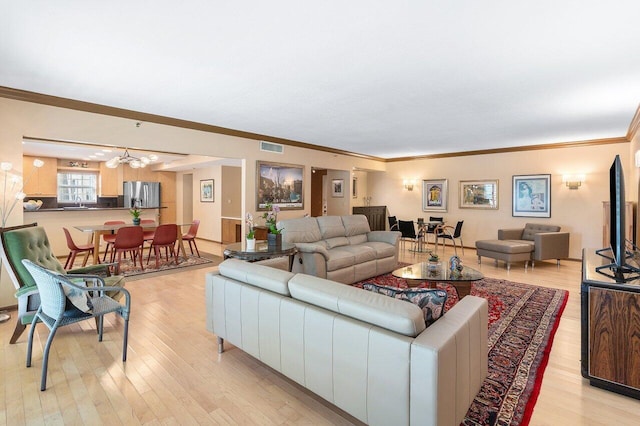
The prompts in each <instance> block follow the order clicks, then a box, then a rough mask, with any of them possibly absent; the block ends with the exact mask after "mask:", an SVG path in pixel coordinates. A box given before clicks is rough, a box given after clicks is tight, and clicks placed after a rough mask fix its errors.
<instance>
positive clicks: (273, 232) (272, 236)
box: [262, 203, 282, 247]
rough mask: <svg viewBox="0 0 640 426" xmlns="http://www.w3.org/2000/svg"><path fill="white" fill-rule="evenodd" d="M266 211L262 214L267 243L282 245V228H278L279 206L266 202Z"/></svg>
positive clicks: (274, 245) (272, 245)
mask: <svg viewBox="0 0 640 426" xmlns="http://www.w3.org/2000/svg"><path fill="white" fill-rule="evenodd" d="M266 207H267V211H266V212H264V213H263V214H262V218H263V219H264V223H265V225H266V226H267V232H268V233H267V244H268V245H269V246H271V247H279V246H282V229H278V227H277V223H278V213H280V207H279V206H277V205H275V206H274V205H273V204H271V203H267V205H266Z"/></svg>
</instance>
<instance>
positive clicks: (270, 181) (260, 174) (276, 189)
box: [256, 161, 304, 211]
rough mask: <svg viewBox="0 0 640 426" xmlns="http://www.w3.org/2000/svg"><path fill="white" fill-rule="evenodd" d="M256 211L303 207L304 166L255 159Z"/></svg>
mask: <svg viewBox="0 0 640 426" xmlns="http://www.w3.org/2000/svg"><path fill="white" fill-rule="evenodd" d="M256 189H257V190H256V211H265V210H267V204H269V203H270V204H271V205H273V206H278V207H280V210H302V209H303V208H304V166H298V165H295V164H283V163H269V162H266V161H256Z"/></svg>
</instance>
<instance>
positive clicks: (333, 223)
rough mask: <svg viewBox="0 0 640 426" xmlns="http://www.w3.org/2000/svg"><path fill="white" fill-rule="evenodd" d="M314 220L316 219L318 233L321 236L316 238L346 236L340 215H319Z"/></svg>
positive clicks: (326, 238)
mask: <svg viewBox="0 0 640 426" xmlns="http://www.w3.org/2000/svg"><path fill="white" fill-rule="evenodd" d="M314 220H317V221H318V227H319V228H320V235H321V236H322V237H321V238H318V239H323V240H328V239H329V238H335V237H344V236H346V233H345V229H344V225H343V224H342V219H341V218H340V216H319V217H316V218H314Z"/></svg>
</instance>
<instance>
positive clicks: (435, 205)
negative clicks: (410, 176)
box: [422, 179, 449, 212]
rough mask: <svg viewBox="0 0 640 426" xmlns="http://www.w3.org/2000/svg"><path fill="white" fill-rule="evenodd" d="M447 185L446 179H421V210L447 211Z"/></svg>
mask: <svg viewBox="0 0 640 426" xmlns="http://www.w3.org/2000/svg"><path fill="white" fill-rule="evenodd" d="M448 196H449V187H448V182H447V179H431V180H423V181H422V211H425V212H427V211H439V212H446V211H447V197H448Z"/></svg>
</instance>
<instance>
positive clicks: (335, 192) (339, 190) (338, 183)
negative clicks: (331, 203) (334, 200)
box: [331, 179, 344, 197]
mask: <svg viewBox="0 0 640 426" xmlns="http://www.w3.org/2000/svg"><path fill="white" fill-rule="evenodd" d="M331 196H332V197H344V179H333V180H331Z"/></svg>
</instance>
